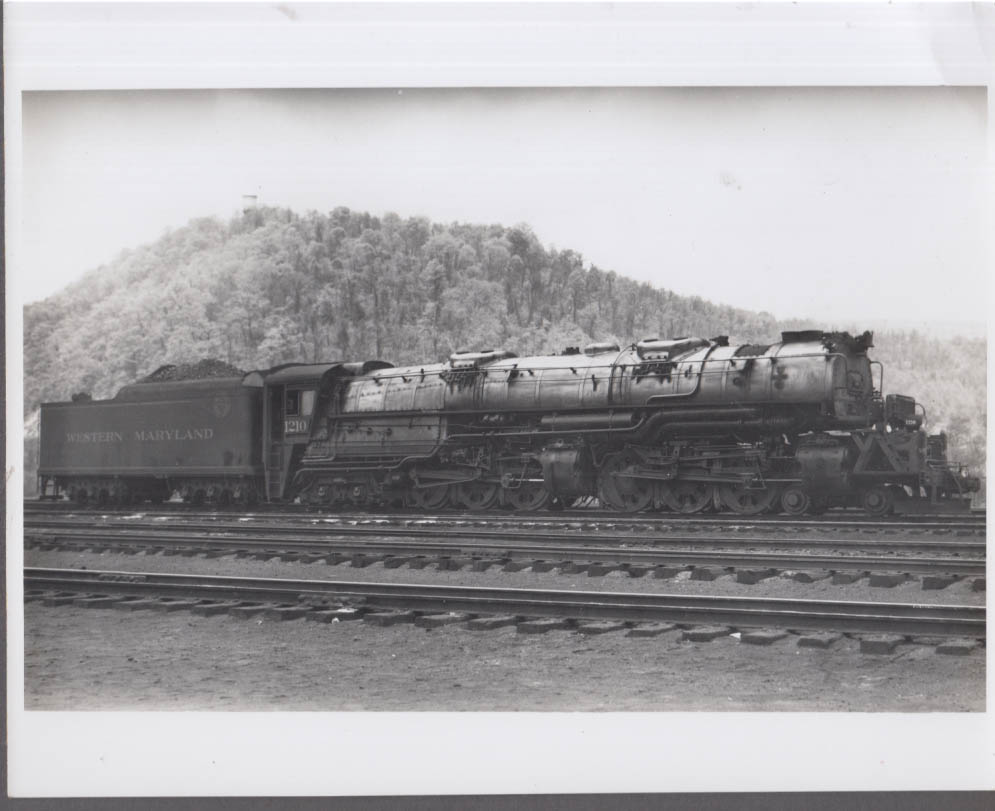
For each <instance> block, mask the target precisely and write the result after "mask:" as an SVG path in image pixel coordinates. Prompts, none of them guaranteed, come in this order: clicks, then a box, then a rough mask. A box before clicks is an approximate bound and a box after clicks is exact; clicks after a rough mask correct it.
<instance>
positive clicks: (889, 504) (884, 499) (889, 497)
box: [861, 487, 895, 518]
mask: <svg viewBox="0 0 995 811" xmlns="http://www.w3.org/2000/svg"><path fill="white" fill-rule="evenodd" d="M861 502H862V504H863V506H864V512H866V513H867V514H868V515H873V516H874V517H875V518H881V517H883V516H885V515H890V514H891V511H892V510H893V509H894V508H895V497H894V495H893V494H892V493H891V492H890V491H889V490H888V488H887V487H870V488H868V489H867V490H865V491H864V495H863V496H862V498H861Z"/></svg>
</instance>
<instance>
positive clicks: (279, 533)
mask: <svg viewBox="0 0 995 811" xmlns="http://www.w3.org/2000/svg"><path fill="white" fill-rule="evenodd" d="M139 529H141V530H142V531H146V532H149V533H155V535H156V536H161V537H165V535H166V534H167V533H169V532H174V533H177V534H179V533H192V532H198V533H211V532H213V533H222V532H227V533H235V534H237V535H238V536H239V537H242V538H248V537H260V536H265V537H270V538H293V537H294V536H298V537H299V536H319V537H320V538H323V539H334V538H344V537H360V538H372V539H374V540H376V539H380V538H406V539H420V538H427V539H433V540H434V539H438V538H446V539H449V540H456V539H462V540H467V541H483V540H487V541H490V542H492V543H497V542H499V541H501V542H515V541H521V540H526V539H527V540H528V541H530V542H533V543H538V542H543V543H548V544H579V545H588V544H598V543H600V544H618V545H625V546H652V547H664V546H666V547H685V546H686V547H692V548H694V549H702V548H712V549H716V548H728V547H737V548H742V547H749V548H765V549H784V548H800V549H848V550H851V551H865V552H872V553H877V552H888V551H899V552H909V551H915V552H930V553H941V554H946V555H984V553H985V542H984V541H981V540H973V541H972V540H961V539H958V540H949V541H941V540H936V539H923V538H903V539H895V538H880V539H874V540H868V539H866V538H861V539H850V538H819V537H814V538H810V537H783V538H770V537H765V538H757V537H751V536H733V537H715V536H699V535H673V534H670V533H667V534H650V533H639V534H621V533H612V532H603V531H595V532H592V531H590V530H585V529H583V528H576V529H573V530H570V531H557V532H548V531H545V530H534V529H532V528H528V527H518V528H514V529H487V528H478V527H467V526H455V525H452V524H441V525H433V526H414V527H413V526H385V525H383V524H374V525H369V524H364V525H353V524H339V523H334V524H326V523H321V524H317V525H315V524H306V525H295V526H289V527H288V526H253V525H252V524H249V523H247V522H235V523H228V522H210V523H189V524H187V523H184V524H162V523H156V524H143V525H136V524H135V523H134V522H131V523H129V524H107V523H103V522H91V523H89V524H87V525H85V526H81V525H80V522H78V521H65V522H59V521H28V522H27V525H26V527H25V537H26V538H27V537H29V535H31V533H34V532H37V531H38V530H51V531H55V532H56V533H58V532H63V533H65V532H70V533H73V534H77V533H82V532H92V533H104V534H106V535H107V537H113V536H112V535H111V533H115V534H120V533H129V532H130V533H136V534H137V531H138V530H139ZM39 537H40V536H39Z"/></svg>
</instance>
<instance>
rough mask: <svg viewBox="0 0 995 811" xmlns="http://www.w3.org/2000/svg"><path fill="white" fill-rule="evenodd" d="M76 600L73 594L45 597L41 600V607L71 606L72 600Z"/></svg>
mask: <svg viewBox="0 0 995 811" xmlns="http://www.w3.org/2000/svg"><path fill="white" fill-rule="evenodd" d="M76 598H77V595H75V594H55V595H52V596H51V597H45V598H43V599H42V601H41V602H42V605H47V606H49V607H52V606H60V605H72V602H73V600H75V599H76Z"/></svg>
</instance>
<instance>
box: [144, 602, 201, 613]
mask: <svg viewBox="0 0 995 811" xmlns="http://www.w3.org/2000/svg"><path fill="white" fill-rule="evenodd" d="M195 605H197V600H157V601H156V604H155V605H154V606H152V610H153V611H159V612H162V613H169V612H171V611H186V610H188V609H190V608H193V607H194V606H195Z"/></svg>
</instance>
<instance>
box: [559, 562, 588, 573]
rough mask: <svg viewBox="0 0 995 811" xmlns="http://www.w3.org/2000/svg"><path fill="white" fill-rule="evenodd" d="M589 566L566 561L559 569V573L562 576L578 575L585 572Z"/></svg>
mask: <svg viewBox="0 0 995 811" xmlns="http://www.w3.org/2000/svg"><path fill="white" fill-rule="evenodd" d="M589 565H590V564H588V563H577V562H575V561H572V560H570V561H567V562H566V563H564V564H563V565H562V566H561V567H560V571H561V572H563V574H580V573H581V572H583V571H585V570H586V569H587V567H588V566H589Z"/></svg>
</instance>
